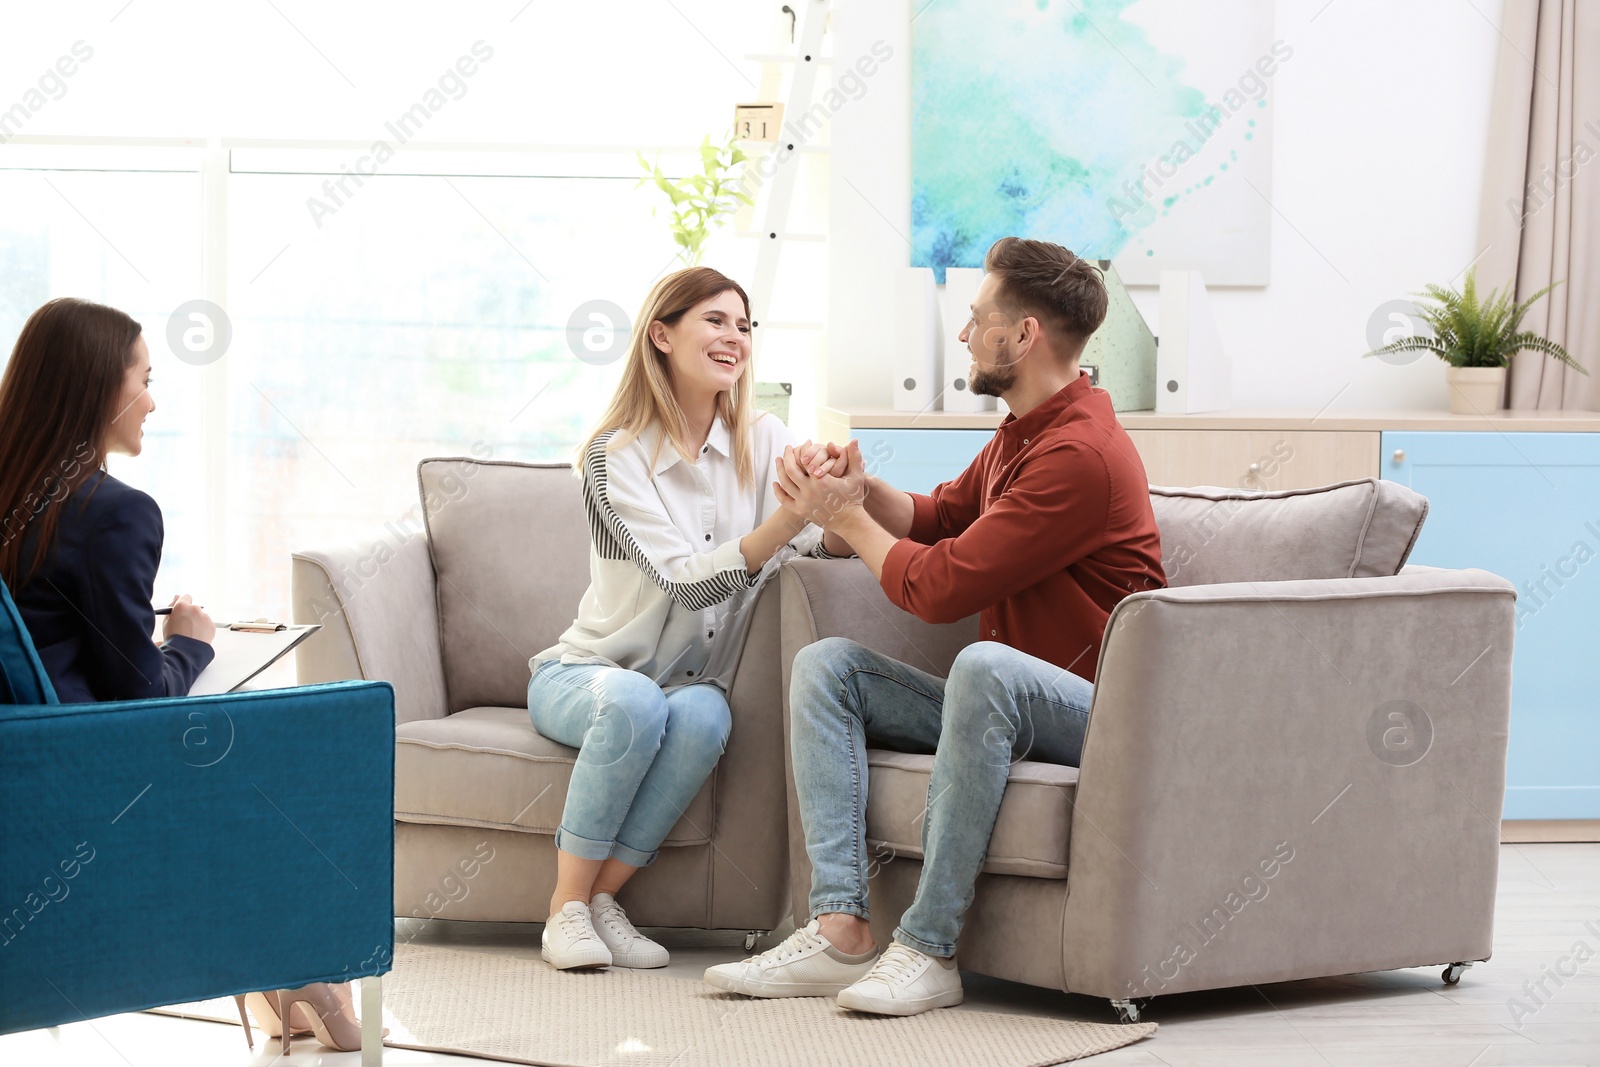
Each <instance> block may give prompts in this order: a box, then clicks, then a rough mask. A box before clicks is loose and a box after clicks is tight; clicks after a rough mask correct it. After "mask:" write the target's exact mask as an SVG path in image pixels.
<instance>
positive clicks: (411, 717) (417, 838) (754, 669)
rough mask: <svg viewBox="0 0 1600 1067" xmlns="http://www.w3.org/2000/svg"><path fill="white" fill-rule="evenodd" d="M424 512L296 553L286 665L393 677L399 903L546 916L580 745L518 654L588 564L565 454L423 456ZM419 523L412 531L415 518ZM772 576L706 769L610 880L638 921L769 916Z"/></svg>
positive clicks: (783, 889) (709, 923)
mask: <svg viewBox="0 0 1600 1067" xmlns="http://www.w3.org/2000/svg"><path fill="white" fill-rule="evenodd" d="M418 482H419V487H420V491H421V492H420V495H421V506H420V509H418V510H416V511H415V512H414V514H412V515H410V516H407V517H404V518H402V519H401V521H400V522H398V523H390V524H389V525H388V527H386V531H385V533H384V534H382V535H380V536H379V537H378V538H377V539H375V540H374V541H371V542H369V543H367V544H365V545H358V546H354V547H350V548H344V549H337V550H317V551H306V552H299V553H296V554H295V557H294V601H295V618H296V620H302V621H307V622H321V623H322V624H323V629H322V630H321V631H320V632H319V633H317V634H316V635H315V636H314V637H312V638H311V639H309V640H307V641H306V643H305V644H304V645H302V646H301V648H302V651H300V653H299V659H298V669H299V676H300V681H301V682H302V683H304V682H312V681H330V680H333V679H338V678H382V679H385V680H387V681H389V682H392V683H393V685H394V690H395V717H396V720H397V722H398V727H397V729H396V751H395V882H394V885H395V897H394V907H395V913H396V914H397V915H403V916H417V917H423V918H432V917H435V916H438V917H443V918H450V919H467V920H483V921H501V922H543V921H544V920H545V918H546V911H547V910H548V903H549V897H550V893H551V892H552V891H553V889H554V887H555V863H556V855H555V844H554V834H555V830H556V826H557V825H558V824H559V822H560V820H561V811H562V807H563V806H564V803H565V800H566V793H567V782H568V779H569V778H570V776H571V773H572V764H573V761H574V759H575V758H576V755H577V752H576V750H575V749H571V748H568V747H566V746H565V745H560V744H556V743H555V742H553V741H549V740H546V739H545V738H543V737H540V736H539V734H538V732H537V731H535V730H534V728H533V724H532V722H531V721H530V720H529V716H528V708H527V686H528V659H529V657H530V656H532V655H534V654H535V653H537V652H539V651H541V650H542V649H545V648H548V647H549V646H551V645H553V644H555V642H556V639H557V637H558V636H559V635H560V633H561V632H562V631H563V630H565V629H566V627H567V625H568V624H569V623H570V622H571V621H572V617H573V615H574V614H575V613H576V609H577V605H578V599H579V598H580V597H581V596H582V595H583V593H584V590H585V589H586V588H587V586H588V581H589V563H588V543H589V539H588V524H587V521H586V519H585V516H584V510H583V503H582V497H581V493H580V491H579V485H578V482H577V480H576V479H575V478H574V477H573V475H572V470H571V468H570V467H569V466H568V465H566V464H528V463H508V462H481V461H478V460H471V459H429V460H424V461H423V462H422V463H421V464H420V466H419V468H418ZM423 524H425V525H426V536H423V535H422V533H421V531H420V529H419V528H420V527H421V526H422V525H423ZM778 686H779V670H778V589H777V583H771V584H769V585H768V587H767V589H766V590H765V591H764V592H763V594H762V597H761V599H760V600H759V601H758V603H757V606H756V609H755V618H754V620H753V622H752V625H751V628H750V633H749V637H748V640H747V643H746V646H745V654H744V658H743V661H742V665H741V666H740V668H739V671H738V673H737V675H736V676H735V678H734V682H733V688H732V692H731V693H730V694H729V704H730V706H731V709H732V712H733V732H732V734H731V735H730V737H729V740H728V747H727V750H726V753H725V754H724V756H723V758H722V761H721V763H720V764H719V765H718V767H717V770H716V772H715V773H714V774H713V775H712V777H711V779H710V780H709V781H708V782H707V783H706V785H705V787H704V788H703V789H702V790H701V791H700V794H699V795H698V796H697V797H696V798H695V800H694V801H693V803H692V804H691V805H690V806H689V809H688V811H686V812H685V813H684V817H683V818H682V819H681V820H680V821H679V823H678V825H677V826H676V827H675V828H674V829H673V831H672V833H671V834H670V835H669V836H668V838H667V840H666V842H665V846H664V847H663V849H662V851H661V855H660V858H659V859H657V861H656V862H655V863H654V864H652V865H651V866H650V867H649V868H647V869H646V870H644V871H642V872H640V874H639V875H638V876H637V877H636V878H634V879H633V881H632V882H630V883H629V885H628V887H627V888H626V889H625V890H624V891H623V897H624V902H625V903H626V905H627V907H628V913H629V915H630V916H631V917H632V918H633V919H634V920H635V921H636V922H637V923H638V924H639V925H641V926H667V927H673V926H676V927H695V928H703V929H740V930H746V931H766V930H770V929H772V928H773V927H774V926H776V925H778V924H779V923H780V922H781V920H782V916H783V914H784V913H785V910H786V908H787V900H786V893H787V885H786V883H785V877H786V871H787V859H786V856H785V847H786V846H785V841H784V834H783V805H784V792H783V775H782V767H783V762H782V761H783V747H784V745H783V735H782V716H781V711H780V708H779V694H778Z"/></svg>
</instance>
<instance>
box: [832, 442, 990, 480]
mask: <svg viewBox="0 0 1600 1067" xmlns="http://www.w3.org/2000/svg"><path fill="white" fill-rule="evenodd" d="M993 437H994V431H993V430H857V431H856V440H858V441H860V442H861V458H862V459H863V460H865V461H866V464H867V473H868V474H872V475H875V476H876V477H879V478H882V479H883V480H884V481H886V482H888V483H889V484H890V485H892V486H894V487H895V488H896V489H903V490H905V491H906V492H908V493H926V492H928V491H929V490H931V489H932V488H933V487H934V486H936V485H938V484H939V483H940V482H947V481H949V480H950V479H951V478H954V477H955V476H956V475H958V474H960V473H961V472H962V471H964V470H966V469H967V465H968V464H970V463H971V462H972V461H973V459H974V458H975V457H976V456H977V455H978V453H979V452H981V451H983V446H984V445H986V444H988V443H989V441H990V439H992V438H993Z"/></svg>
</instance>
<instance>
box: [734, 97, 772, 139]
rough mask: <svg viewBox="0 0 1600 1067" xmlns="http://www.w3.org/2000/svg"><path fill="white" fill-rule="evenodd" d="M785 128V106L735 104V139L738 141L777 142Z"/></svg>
mask: <svg viewBox="0 0 1600 1067" xmlns="http://www.w3.org/2000/svg"><path fill="white" fill-rule="evenodd" d="M782 128H783V104H782V103H781V102H779V103H767V104H735V105H734V106H733V139H734V140H736V141H768V142H770V141H776V140H777V139H778V131H779V130H781V129H782Z"/></svg>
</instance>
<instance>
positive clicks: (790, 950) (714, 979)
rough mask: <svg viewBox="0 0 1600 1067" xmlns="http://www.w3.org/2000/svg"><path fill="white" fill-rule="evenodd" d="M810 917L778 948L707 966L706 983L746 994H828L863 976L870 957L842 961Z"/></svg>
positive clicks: (754, 995)
mask: <svg viewBox="0 0 1600 1067" xmlns="http://www.w3.org/2000/svg"><path fill="white" fill-rule="evenodd" d="M835 954H839V951H838V949H835V948H834V947H833V945H832V944H831V943H830V942H829V941H828V939H827V938H825V937H823V936H822V934H821V933H819V932H818V926H817V921H816V920H815V919H813V920H811V921H810V922H809V923H807V924H806V925H805V926H803V927H801V928H800V929H799V930H796V931H795V932H794V933H792V934H790V935H789V936H788V938H786V939H785V940H784V942H783V944H781V945H779V946H778V947H777V948H773V949H769V950H767V951H766V952H763V953H761V954H760V955H759V956H751V957H750V958H749V959H747V960H745V961H743V962H742V963H721V964H718V965H717V966H715V967H708V968H707V969H706V984H708V985H714V986H716V987H717V988H718V989H726V990H728V991H729V992H731V993H743V994H744V995H745V996H748V997H831V996H833V995H834V994H836V993H838V992H839V990H841V989H843V988H844V987H845V986H847V985H849V984H850V983H852V982H855V981H857V980H859V979H861V978H864V977H866V975H867V973H868V972H869V971H871V970H872V960H871V959H870V958H869V959H866V960H863V961H862V962H860V963H845V962H842V961H840V960H838V959H836V958H835Z"/></svg>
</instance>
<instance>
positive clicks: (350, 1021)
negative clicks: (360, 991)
mask: <svg viewBox="0 0 1600 1067" xmlns="http://www.w3.org/2000/svg"><path fill="white" fill-rule="evenodd" d="M341 993H343V994H344V995H343V996H341V995H340V994H341ZM234 1000H235V1002H237V1003H238V1005H239V1016H240V1018H241V1019H243V1018H244V1007H245V1003H246V1002H247V1001H248V1003H249V1006H250V1009H251V1011H252V1012H254V1013H255V1016H256V1021H257V1022H259V1023H260V1024H261V1028H262V1029H263V1030H266V1031H267V1033H268V1034H269V1035H270V1036H272V1037H281V1039H282V1041H283V1052H284V1055H288V1054H289V1053H290V1051H291V1049H292V1047H293V1041H294V1035H295V1034H304V1033H306V1032H307V1029H309V1031H310V1032H311V1033H313V1034H315V1035H316V1038H317V1040H318V1041H321V1042H322V1043H323V1044H324V1045H327V1046H329V1047H330V1048H334V1049H337V1050H338V1051H340V1052H354V1051H356V1050H357V1049H359V1048H360V1047H361V1024H360V1023H358V1022H356V1019H355V1008H354V1003H353V1002H352V1001H351V1000H350V998H349V994H348V988H347V987H346V986H345V985H343V984H340V985H329V984H328V983H326V982H313V983H311V984H310V985H308V986H301V987H300V988H299V989H277V990H273V991H271V992H269V993H250V994H248V995H246V996H236V997H234ZM285 1019H288V1020H290V1021H291V1025H290V1026H289V1027H287V1028H285V1027H284V1025H283V1021H284V1020H285ZM274 1025H275V1026H276V1028H277V1030H278V1033H276V1034H274V1033H272V1027H273V1026H274ZM383 1034H384V1036H385V1037H387V1036H388V1034H389V1031H388V1030H387V1029H385V1030H384V1031H383ZM245 1037H246V1040H247V1042H248V1043H249V1045H250V1048H251V1049H252V1050H254V1049H255V1042H254V1040H253V1039H252V1038H251V1035H250V1027H249V1025H248V1023H247V1024H246V1026H245Z"/></svg>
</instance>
